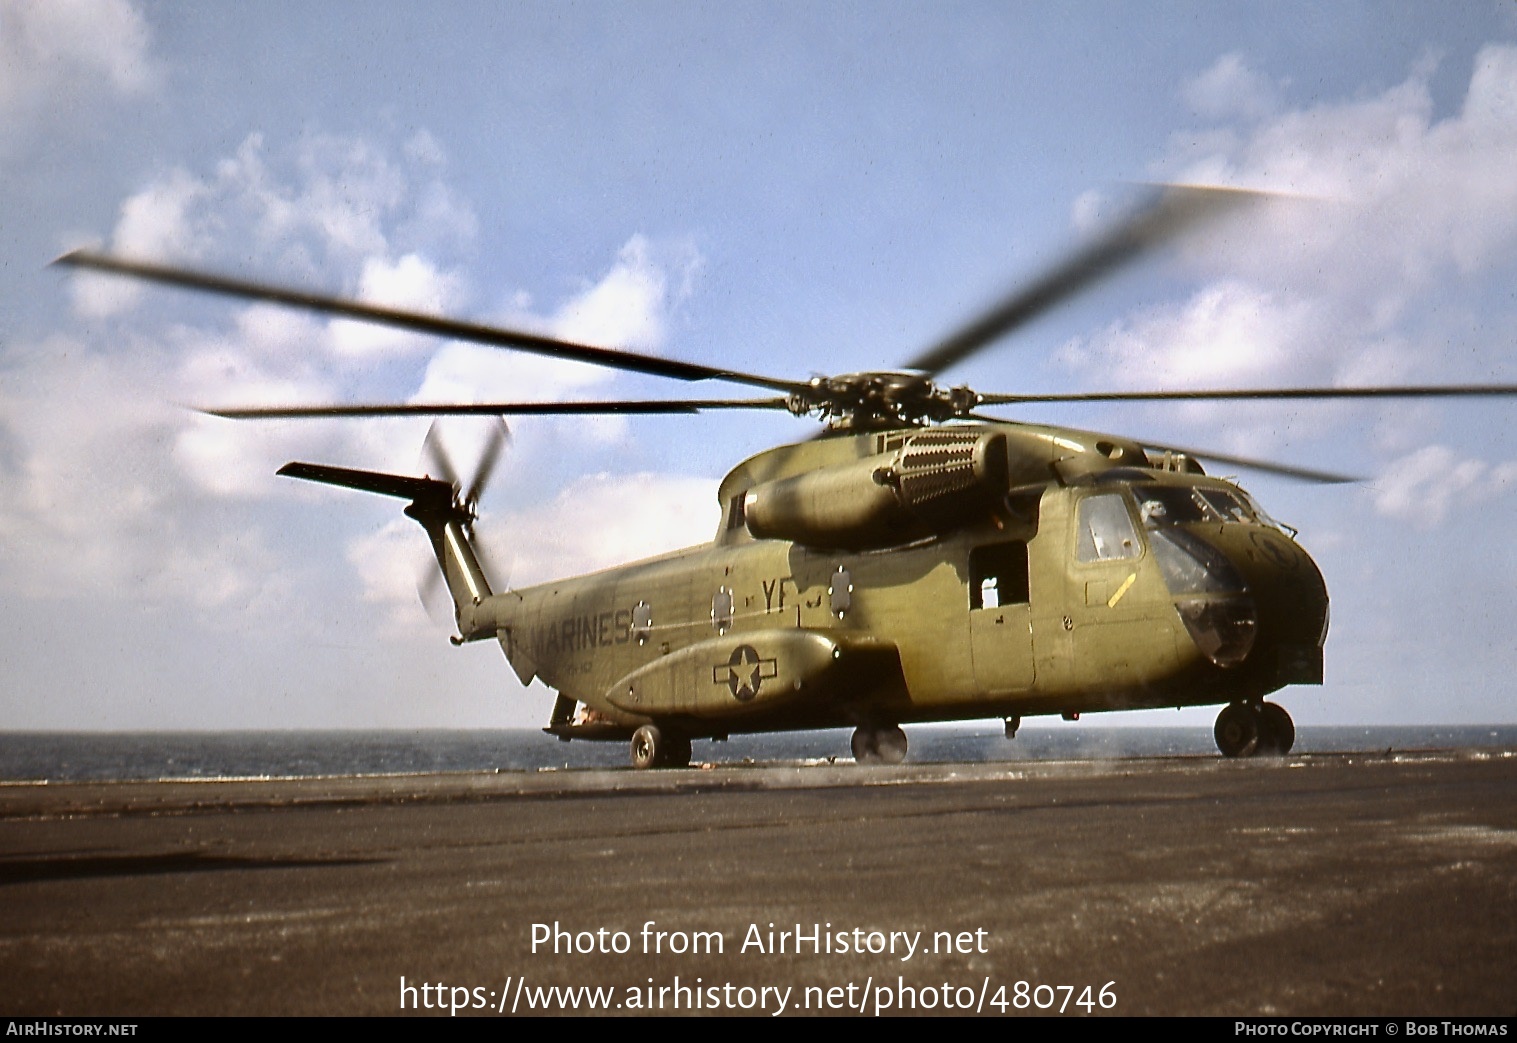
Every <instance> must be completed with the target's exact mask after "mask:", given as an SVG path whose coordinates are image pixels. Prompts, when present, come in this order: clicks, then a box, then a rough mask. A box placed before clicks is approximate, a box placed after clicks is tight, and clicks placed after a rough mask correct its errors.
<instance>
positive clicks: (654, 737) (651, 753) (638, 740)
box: [632, 724, 665, 771]
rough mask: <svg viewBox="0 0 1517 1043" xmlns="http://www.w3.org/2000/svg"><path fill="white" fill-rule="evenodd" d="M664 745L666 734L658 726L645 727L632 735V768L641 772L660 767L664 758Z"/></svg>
mask: <svg viewBox="0 0 1517 1043" xmlns="http://www.w3.org/2000/svg"><path fill="white" fill-rule="evenodd" d="M664 745H665V740H664V733H663V732H661V731H659V730H658V726H657V725H653V724H645V725H643V726H642V727H641V728H639V729H638V730H637V731H635V732H633V733H632V766H633V767H634V768H636V769H638V770H639V771H642V770H644V769H646V768H656V767H658V766H659V764H660V763H661V762H662V761H663V758H664Z"/></svg>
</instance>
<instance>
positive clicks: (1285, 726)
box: [1213, 703, 1296, 757]
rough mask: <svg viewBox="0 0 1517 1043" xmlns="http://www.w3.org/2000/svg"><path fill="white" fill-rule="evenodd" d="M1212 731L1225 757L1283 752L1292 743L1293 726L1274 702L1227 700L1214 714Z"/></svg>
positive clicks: (1289, 718) (1288, 749) (1280, 707)
mask: <svg viewBox="0 0 1517 1043" xmlns="http://www.w3.org/2000/svg"><path fill="white" fill-rule="evenodd" d="M1213 734H1214V735H1215V736H1216V738H1217V749H1219V750H1221V751H1222V753H1223V755H1224V756H1227V757H1257V756H1260V755H1263V754H1277V755H1280V756H1284V755H1285V754H1287V753H1289V752H1290V751H1291V747H1292V746H1294V745H1295V744H1296V726H1295V724H1294V723H1293V722H1292V721H1291V716H1290V714H1288V713H1286V712H1285V707H1283V706H1280V705H1279V704H1277V703H1229V704H1227V705H1226V706H1224V707H1223V708H1222V712H1221V713H1219V714H1217V726H1216V728H1215V729H1214V730H1213Z"/></svg>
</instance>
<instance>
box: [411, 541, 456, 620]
mask: <svg viewBox="0 0 1517 1043" xmlns="http://www.w3.org/2000/svg"><path fill="white" fill-rule="evenodd" d="M416 596H417V597H419V598H421V607H422V608H424V609H426V610H427V616H428V618H430V619H431V620H432V622H434V623H436V624H437V625H438V626H440V627H445V628H447V629H448V630H452V629H453V628H454V627H455V626H457V620H455V619H454V618H453V603H452V601H451V599H450V598H449V597H448V595H447V592H446V591H444V590H443V584H442V572H440V571H439V570H438V568H437V563H436V562H434V561H433V560H432V559H430V558H428V559H427V560H426V561H424V562H423V563H422V567H421V569H420V570H419V571H418V572H417V574H416Z"/></svg>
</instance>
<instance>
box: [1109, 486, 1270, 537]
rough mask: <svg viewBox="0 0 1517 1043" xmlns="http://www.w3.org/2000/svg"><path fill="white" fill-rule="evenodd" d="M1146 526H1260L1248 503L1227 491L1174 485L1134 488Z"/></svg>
mask: <svg viewBox="0 0 1517 1043" xmlns="http://www.w3.org/2000/svg"><path fill="white" fill-rule="evenodd" d="M1132 491H1133V495H1134V496H1136V497H1137V498H1138V514H1139V516H1140V517H1141V518H1142V519H1143V525H1144V527H1146V528H1149V529H1159V528H1163V527H1164V526H1166V525H1184V524H1187V523H1190V522H1253V523H1255V524H1258V523H1260V522H1261V518H1260V517H1259V514H1258V513H1257V512H1256V511H1255V510H1254V508H1253V506H1252V505H1251V504H1250V503H1249V502H1247V501H1246V500H1245V499H1243V498H1242V497H1239V496H1235V495H1233V494H1232V493H1230V492H1228V491H1227V490H1225V489H1204V488H1200V487H1196V486H1191V487H1185V486H1175V485H1148V486H1139V485H1136V484H1134V485H1133V486H1132Z"/></svg>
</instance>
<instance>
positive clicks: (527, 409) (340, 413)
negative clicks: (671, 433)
mask: <svg viewBox="0 0 1517 1043" xmlns="http://www.w3.org/2000/svg"><path fill="white" fill-rule="evenodd" d="M788 408H790V407H789V400H788V399H783V398H737V399H702V398H697V399H679V400H657V399H637V400H633V401H626V402H480V403H469V404H464V403H437V404H435V405H428V404H426V403H406V404H403V405H388V404H383V403H376V404H373V405H353V406H249V407H230V408H226V409H201V410H200V412H202V413H205V414H208V415H209V416H219V417H225V418H226V419H228V420H307V419H314V418H319V417H361V416H599V415H602V414H617V413H621V414H633V415H657V414H664V413H674V414H681V413H685V414H689V413H699V412H701V411H702V410H706V409H788Z"/></svg>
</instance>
